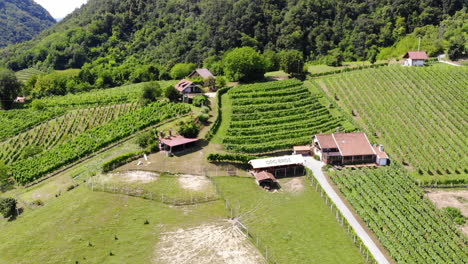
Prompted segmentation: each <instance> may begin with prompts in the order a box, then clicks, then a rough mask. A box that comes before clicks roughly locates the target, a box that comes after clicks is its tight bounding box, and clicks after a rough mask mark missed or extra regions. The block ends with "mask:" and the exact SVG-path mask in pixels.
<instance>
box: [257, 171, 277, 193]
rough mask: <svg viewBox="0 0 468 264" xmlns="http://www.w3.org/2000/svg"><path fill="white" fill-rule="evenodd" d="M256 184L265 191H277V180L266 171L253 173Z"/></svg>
mask: <svg viewBox="0 0 468 264" xmlns="http://www.w3.org/2000/svg"><path fill="white" fill-rule="evenodd" d="M252 174H253V176H254V177H255V181H256V182H257V184H258V185H259V186H260V187H262V188H263V189H265V190H269V191H270V190H272V189H279V184H278V180H276V178H275V176H273V174H271V173H270V172H268V171H263V170H262V171H259V172H253V173H252Z"/></svg>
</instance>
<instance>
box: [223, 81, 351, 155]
mask: <svg viewBox="0 0 468 264" xmlns="http://www.w3.org/2000/svg"><path fill="white" fill-rule="evenodd" d="M227 95H228V97H229V99H230V100H231V101H232V115H231V121H230V122H229V129H228V131H227V136H226V137H224V139H223V143H224V145H225V146H226V149H227V150H229V151H232V152H241V153H265V152H271V151H277V150H289V149H290V148H291V147H292V146H294V145H301V144H309V143H310V141H311V139H312V136H313V135H314V134H316V133H319V132H329V131H334V130H335V129H336V128H337V127H340V126H341V122H342V118H341V117H334V116H332V115H331V114H330V112H329V111H328V109H327V108H325V107H324V106H323V105H322V104H321V102H319V99H320V95H319V94H311V93H310V92H309V90H308V89H307V88H306V87H304V86H303V83H302V82H300V81H297V80H288V81H280V82H268V83H258V84H251V85H242V86H238V87H235V88H233V89H231V90H230V91H229V92H228V94H227Z"/></svg>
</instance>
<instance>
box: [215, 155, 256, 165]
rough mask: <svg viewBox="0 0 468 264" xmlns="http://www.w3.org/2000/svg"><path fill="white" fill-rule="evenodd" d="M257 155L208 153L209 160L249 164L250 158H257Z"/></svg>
mask: <svg viewBox="0 0 468 264" xmlns="http://www.w3.org/2000/svg"><path fill="white" fill-rule="evenodd" d="M257 158H258V157H256V156H251V155H245V154H219V153H211V154H210V155H208V158H207V159H208V161H209V162H234V163H242V164H247V163H248V162H249V161H250V160H253V159H257Z"/></svg>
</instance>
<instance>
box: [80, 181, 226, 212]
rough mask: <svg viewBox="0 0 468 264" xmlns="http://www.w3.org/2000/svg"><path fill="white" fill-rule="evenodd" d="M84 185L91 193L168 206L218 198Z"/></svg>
mask: <svg viewBox="0 0 468 264" xmlns="http://www.w3.org/2000/svg"><path fill="white" fill-rule="evenodd" d="M86 185H87V186H88V188H90V189H91V190H92V191H101V192H108V193H113V194H124V195H128V196H133V197H139V198H143V199H146V200H153V201H157V202H161V203H163V204H169V205H174V206H182V205H195V204H200V203H208V202H213V201H217V200H219V199H220V198H219V196H218V195H217V194H213V193H209V192H204V195H200V194H195V195H194V194H193V193H191V194H190V197H188V196H184V197H182V196H180V197H174V196H173V195H167V194H164V193H156V192H151V191H147V190H143V189H141V188H137V187H129V186H118V185H116V184H105V183H96V182H94V181H92V180H90V181H87V182H86Z"/></svg>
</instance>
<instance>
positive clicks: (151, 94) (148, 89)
mask: <svg viewBox="0 0 468 264" xmlns="http://www.w3.org/2000/svg"><path fill="white" fill-rule="evenodd" d="M161 94H162V90H161V87H160V86H159V83H157V82H150V83H147V84H145V86H144V87H143V93H142V95H141V99H142V100H143V102H144V103H146V104H148V103H151V102H154V101H156V100H157V99H158V97H160V96H161Z"/></svg>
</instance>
